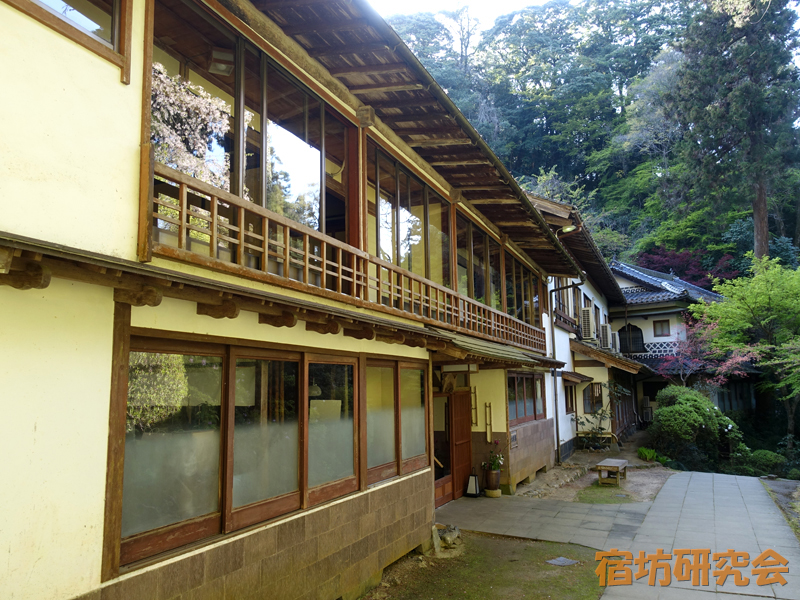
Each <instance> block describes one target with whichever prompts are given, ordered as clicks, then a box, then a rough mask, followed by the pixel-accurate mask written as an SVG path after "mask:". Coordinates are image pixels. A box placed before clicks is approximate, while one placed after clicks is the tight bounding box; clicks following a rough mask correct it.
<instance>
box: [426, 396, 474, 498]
mask: <svg viewBox="0 0 800 600" xmlns="http://www.w3.org/2000/svg"><path fill="white" fill-rule="evenodd" d="M433 456H434V461H433V463H434V479H435V481H434V488H435V499H436V500H435V502H436V507H437V508H438V507H439V506H441V505H442V504H445V503H447V502H450V501H451V500H456V499H458V498H460V497H461V496H463V495H464V492H465V491H466V489H467V484H468V483H469V475H470V473H471V471H472V418H471V405H470V393H469V392H468V391H464V392H454V393H452V394H440V395H436V396H434V397H433Z"/></svg>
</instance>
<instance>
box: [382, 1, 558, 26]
mask: <svg viewBox="0 0 800 600" xmlns="http://www.w3.org/2000/svg"><path fill="white" fill-rule="evenodd" d="M546 1H547V0H494V1H492V0H402V1H401V2H398V0H368V2H369V3H370V4H371V5H372V6H373V8H375V10H377V11H378V13H379V14H380V15H381V16H382V17H383V18H384V19H385V18H387V17H391V16H392V15H398V14H402V15H411V14H414V13H419V12H432V13H437V12H440V11H443V10H448V11H453V10H458V9H459V8H461V7H462V6H469V14H470V16H471V17H473V18H476V19H478V21H479V22H480V28H481V29H488V28H489V27H491V26H492V25H494V20H495V19H496V18H497V17H499V16H501V15H507V14H508V13H510V12H513V11H515V10H519V9H521V8H525V7H526V6H539V5H542V4H545V2H546Z"/></svg>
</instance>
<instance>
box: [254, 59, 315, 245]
mask: <svg viewBox="0 0 800 600" xmlns="http://www.w3.org/2000/svg"><path fill="white" fill-rule="evenodd" d="M267 117H268V120H267V136H268V147H267V163H266V167H267V174H266V180H267V186H266V187H267V190H266V198H267V208H268V209H270V210H272V211H274V212H276V213H278V214H281V215H284V216H285V217H287V218H289V219H291V220H293V221H296V222H297V223H302V224H303V225H306V226H308V227H311V228H312V229H319V227H320V164H321V162H320V161H321V155H320V151H319V147H320V131H321V114H320V104H319V101H318V100H316V99H314V98H311V97H310V96H309V95H308V94H306V93H305V92H303V91H302V90H300V88H298V87H296V86H295V85H293V84H292V83H290V82H289V81H288V80H287V79H286V78H285V77H283V75H281V74H280V73H278V72H277V70H276V69H274V68H273V67H271V66H270V69H269V74H268V77H267Z"/></svg>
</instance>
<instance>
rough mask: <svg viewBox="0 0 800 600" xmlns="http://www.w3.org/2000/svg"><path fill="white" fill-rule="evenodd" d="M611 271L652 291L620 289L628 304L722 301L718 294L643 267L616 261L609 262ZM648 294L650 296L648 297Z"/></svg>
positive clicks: (673, 276)
mask: <svg viewBox="0 0 800 600" xmlns="http://www.w3.org/2000/svg"><path fill="white" fill-rule="evenodd" d="M611 270H612V271H613V272H614V273H616V274H617V275H620V276H622V277H625V278H627V279H631V280H632V281H636V282H638V283H641V284H642V285H643V286H645V287H648V288H651V289H652V292H642V291H641V290H638V289H637V291H635V292H629V293H626V292H625V288H622V293H623V294H625V298H626V299H627V300H628V304H647V303H650V302H665V301H670V300H678V299H680V298H682V297H683V298H686V299H687V300H693V301H695V302H699V301H700V300H704V301H705V302H720V301H722V300H723V297H722V296H720V295H719V294H715V293H714V292H710V291H708V290H705V289H703V288H701V287H699V286H696V285H694V284H692V283H688V282H686V281H684V280H683V279H680V278H679V277H677V276H675V275H670V274H668V273H659V272H658V271H653V270H652V269H645V268H644V267H637V266H635V265H629V264H627V263H623V262H619V261H616V260H615V261H612V262H611ZM648 294H652V295H651V296H648Z"/></svg>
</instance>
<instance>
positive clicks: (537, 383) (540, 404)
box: [532, 379, 544, 419]
mask: <svg viewBox="0 0 800 600" xmlns="http://www.w3.org/2000/svg"><path fill="white" fill-rule="evenodd" d="M532 383H533V385H534V387H535V388H536V392H535V393H536V418H537V419H541V418H543V417H544V397H543V396H542V380H541V379H536V380H534V381H533V382H532Z"/></svg>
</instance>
